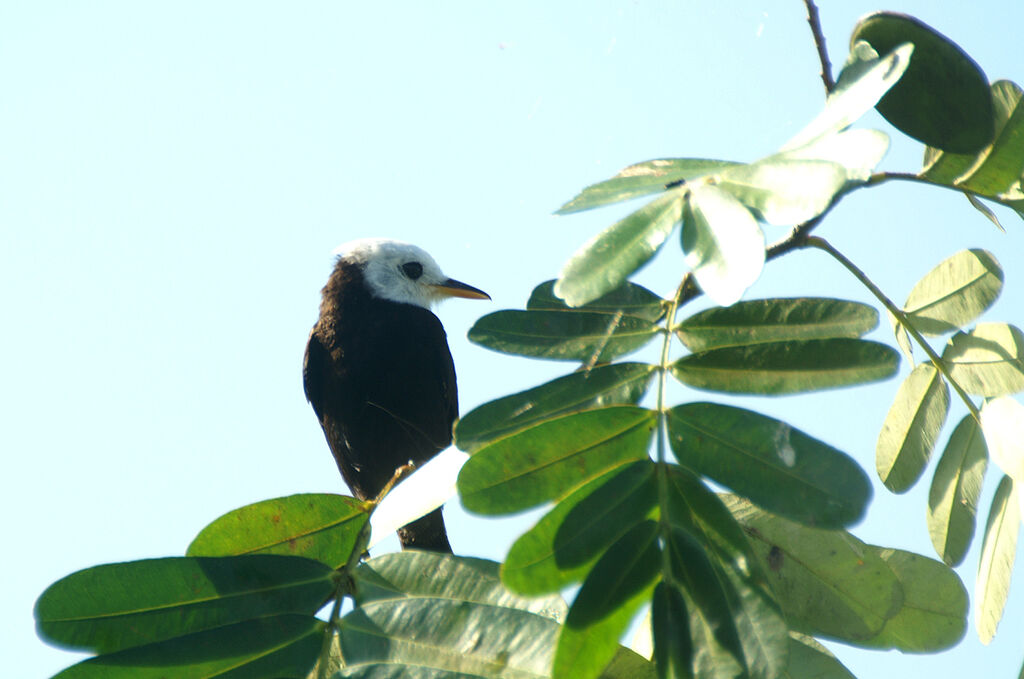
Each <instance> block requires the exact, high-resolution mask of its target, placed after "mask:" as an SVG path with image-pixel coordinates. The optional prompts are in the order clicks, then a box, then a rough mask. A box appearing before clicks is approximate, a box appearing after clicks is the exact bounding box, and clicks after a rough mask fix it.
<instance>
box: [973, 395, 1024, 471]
mask: <svg viewBox="0 0 1024 679" xmlns="http://www.w3.org/2000/svg"><path fill="white" fill-rule="evenodd" d="M981 430H982V432H984V435H985V443H986V444H988V451H989V453H990V454H991V456H992V462H993V463H994V464H995V465H996V466H997V467H999V469H1001V470H1002V471H1003V473H1004V474H1006V475H1007V476H1009V477H1010V478H1011V479H1013V480H1014V481H1017V482H1024V405H1021V404H1020V403H1018V402H1017V401H1016V400H1014V399H1013V398H1011V397H1009V396H1000V397H999V398H995V399H992V400H989V401H986V402H985V405H984V406H983V407H982V409H981Z"/></svg>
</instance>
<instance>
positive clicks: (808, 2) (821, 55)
mask: <svg viewBox="0 0 1024 679" xmlns="http://www.w3.org/2000/svg"><path fill="white" fill-rule="evenodd" d="M804 7H806V8H807V24H808V25H809V26H810V27H811V35H812V36H814V47H815V49H817V51H818V60H819V61H820V62H821V82H822V83H823V84H824V85H825V94H826V95H828V94H832V90H833V89H835V86H836V81H835V80H833V79H832V64H831V63H829V60H828V49H827V48H826V47H825V34H824V33H822V31H821V17H819V16H818V7H817V5H815V4H814V0H804Z"/></svg>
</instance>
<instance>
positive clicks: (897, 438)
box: [875, 363, 949, 493]
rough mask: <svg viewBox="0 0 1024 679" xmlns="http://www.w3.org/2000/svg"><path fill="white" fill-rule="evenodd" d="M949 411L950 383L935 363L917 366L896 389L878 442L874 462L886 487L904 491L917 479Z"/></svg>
mask: <svg viewBox="0 0 1024 679" xmlns="http://www.w3.org/2000/svg"><path fill="white" fill-rule="evenodd" d="M948 412H949V387H948V386H946V383H945V382H944V381H943V380H942V377H941V376H940V375H939V372H938V371H937V370H936V369H935V366H933V365H932V364H931V363H922V364H921V365H919V366H917V367H916V368H914V370H913V371H912V372H911V373H910V374H909V375H907V378H906V379H905V380H904V381H903V384H901V385H900V388H899V391H897V392H896V398H895V399H894V400H893V404H892V407H891V408H889V413H888V414H887V415H886V416H885V422H883V423H882V431H881V432H880V433H879V435H878V444H877V445H876V446H875V466H876V468H877V470H878V477H879V478H880V479H882V483H884V484H885V487H886V488H888V489H889V490H891V491H892V492H894V493H903V492H906V491H907V490H909V489H910V488H911V486H913V485H914V483H916V482H917V480H918V479H919V478H920V477H921V474H922V472H924V468H925V465H927V464H928V459H929V458H930V457H931V454H932V449H933V448H934V447H935V442H936V441H937V440H938V438H939V431H940V430H941V429H942V425H943V424H945V422H946V414H947V413H948Z"/></svg>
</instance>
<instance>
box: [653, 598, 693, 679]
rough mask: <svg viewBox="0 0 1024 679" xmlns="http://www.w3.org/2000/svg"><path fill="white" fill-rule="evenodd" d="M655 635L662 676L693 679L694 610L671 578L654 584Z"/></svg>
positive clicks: (661, 678)
mask: <svg viewBox="0 0 1024 679" xmlns="http://www.w3.org/2000/svg"><path fill="white" fill-rule="evenodd" d="M651 636H652V638H653V639H654V661H655V663H656V664H657V666H658V677H659V679H689V678H690V677H692V676H693V643H692V642H691V640H690V614H689V612H688V611H687V610H686V600H685V599H683V595H682V594H680V593H679V590H678V589H676V588H675V587H673V586H672V585H670V584H668V583H667V582H659V583H658V584H657V586H656V587H655V588H654V595H653V597H652V599H651Z"/></svg>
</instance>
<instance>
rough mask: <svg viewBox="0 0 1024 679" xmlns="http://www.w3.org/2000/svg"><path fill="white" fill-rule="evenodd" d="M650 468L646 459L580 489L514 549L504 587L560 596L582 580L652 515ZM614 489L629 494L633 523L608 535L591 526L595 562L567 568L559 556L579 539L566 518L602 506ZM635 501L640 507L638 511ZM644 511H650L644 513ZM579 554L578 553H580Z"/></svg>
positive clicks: (623, 524)
mask: <svg viewBox="0 0 1024 679" xmlns="http://www.w3.org/2000/svg"><path fill="white" fill-rule="evenodd" d="M650 464H651V463H650V462H649V461H647V460H641V461H638V462H634V463H632V464H629V465H627V466H625V467H622V468H619V469H613V470H611V471H609V472H606V473H605V474H603V475H602V476H599V477H598V478H596V479H594V480H592V481H589V482H588V483H585V484H584V485H582V486H580V487H579V488H577V489H576V490H574V491H573V492H572V493H571V494H569V495H568V496H567V497H566V498H565V499H564V500H562V501H561V502H559V503H558V504H557V505H555V506H554V508H552V510H551V511H550V512H548V513H547V514H545V515H544V516H543V517H542V518H541V520H540V521H538V522H537V524H536V525H535V526H534V527H533V528H531V529H530V530H528V531H526V532H525V533H523V534H522V535H520V536H519V539H518V540H516V541H515V542H514V543H513V544H512V547H511V548H510V549H509V552H508V556H506V557H505V562H504V563H502V565H501V579H502V582H504V583H505V585H506V586H507V587H508V588H509V589H511V590H513V591H515V592H518V593H520V594H524V595H535V594H547V593H549V592H557V591H558V590H560V589H562V588H564V587H566V586H568V585H571V584H572V583H574V582H579V581H580V580H582V579H583V577H584V576H585V575H586V574H587V573H588V572H589V571H590V568H591V566H593V564H594V563H595V562H596V561H597V558H598V557H599V556H600V554H601V553H603V551H604V549H605V548H607V547H608V545H610V544H612V543H613V542H615V541H616V540H618V539H619V538H620V537H622V536H623V535H624V534H625V532H626V531H627V530H628V529H629V528H632V527H633V525H634V524H635V523H636V522H637V521H639V520H640V518H643V516H638V515H639V514H640V513H641V512H644V516H646V514H649V513H650V511H649V510H650V507H651V502H652V500H653V497H648V496H647V495H646V493H647V492H649V491H650V489H649V488H648V482H647V480H646V475H647V474H648V473H649V469H650V467H649V465H650ZM636 484H639V485H636ZM614 488H620V489H621V488H627V489H629V491H628V492H629V493H630V496H629V499H628V500H626V502H625V510H626V511H627V512H628V513H629V514H630V516H632V517H633V518H631V519H629V518H627V519H626V520H616V522H615V525H614V530H612V529H608V530H605V531H604V534H603V535H598V534H595V533H593V532H592V531H591V530H590V527H589V526H584V528H585V529H586V530H585V534H584V535H583V536H582V538H583V539H584V540H585V541H586V543H587V546H588V551H590V552H592V556H591V558H589V559H588V560H584V559H581V558H580V557H578V556H577V558H575V559H573V562H574V563H576V565H573V566H566V565H564V563H565V559H564V558H559V557H558V555H557V551H558V550H559V549H569V550H573V549H576V546H575V545H574V544H573V543H574V538H575V536H574V535H572V534H570V533H568V532H567V529H563V524H564V522H565V520H566V517H567V516H569V514H570V513H573V512H574V511H575V510H576V508H577V507H579V506H580V505H584V506H588V507H589V506H593V505H594V503H595V499H594V498H595V496H596V497H597V501H600V499H601V496H602V495H607V494H608V493H607V489H614ZM633 502H636V503H638V505H639V506H634V504H633ZM641 506H642V507H643V508H646V509H641V508H640V507H641ZM596 540H600V543H601V544H599V545H596V546H595V545H594V542H595V541H596ZM576 551H577V554H578V551H579V550H578V549H577V550H576Z"/></svg>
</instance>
